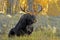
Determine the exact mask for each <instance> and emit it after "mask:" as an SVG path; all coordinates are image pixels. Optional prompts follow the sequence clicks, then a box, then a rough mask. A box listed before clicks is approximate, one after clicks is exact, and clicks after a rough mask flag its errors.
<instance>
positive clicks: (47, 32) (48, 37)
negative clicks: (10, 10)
mask: <svg viewBox="0 0 60 40" xmlns="http://www.w3.org/2000/svg"><path fill="white" fill-rule="evenodd" d="M19 18H20V14H16V15H14V16H11V17H9V16H8V15H1V14H0V40H60V33H59V32H60V31H56V32H55V33H53V29H52V28H46V27H45V28H42V29H40V28H39V29H37V30H36V31H33V33H32V34H31V35H29V36H28V35H24V36H20V37H16V36H15V37H11V38H8V32H9V30H10V29H11V28H12V27H14V26H15V25H16V23H17V22H18V20H19ZM36 25H37V24H36Z"/></svg>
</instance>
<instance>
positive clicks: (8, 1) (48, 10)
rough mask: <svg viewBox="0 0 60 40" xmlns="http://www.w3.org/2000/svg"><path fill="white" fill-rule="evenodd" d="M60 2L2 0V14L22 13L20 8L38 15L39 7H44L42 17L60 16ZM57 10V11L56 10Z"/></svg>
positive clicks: (46, 0) (51, 0)
mask: <svg viewBox="0 0 60 40" xmlns="http://www.w3.org/2000/svg"><path fill="white" fill-rule="evenodd" d="M59 2H60V1H59V0H55V1H54V0H0V13H3V14H11V15H12V14H15V13H19V12H20V11H21V9H20V7H21V8H22V9H24V10H25V11H27V12H32V13H35V14H38V12H39V10H40V9H39V7H38V5H40V6H42V13H41V14H42V15H53V16H56V15H59V14H60V13H59V12H60V5H59V4H60V3H59ZM54 8H55V9H56V10H55V9H54Z"/></svg>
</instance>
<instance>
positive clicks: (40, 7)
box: [37, 4, 42, 13]
mask: <svg viewBox="0 0 60 40" xmlns="http://www.w3.org/2000/svg"><path fill="white" fill-rule="evenodd" d="M37 6H38V8H37V12H38V13H39V12H41V11H42V6H41V5H40V4H37Z"/></svg>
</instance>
